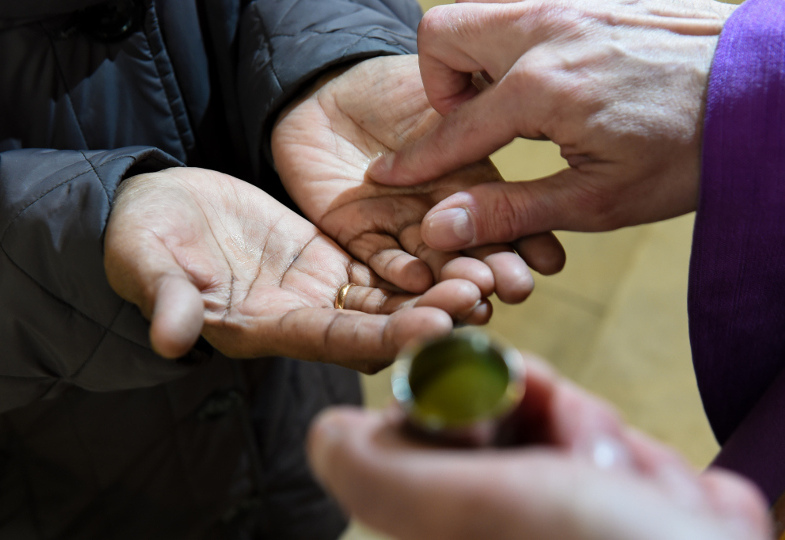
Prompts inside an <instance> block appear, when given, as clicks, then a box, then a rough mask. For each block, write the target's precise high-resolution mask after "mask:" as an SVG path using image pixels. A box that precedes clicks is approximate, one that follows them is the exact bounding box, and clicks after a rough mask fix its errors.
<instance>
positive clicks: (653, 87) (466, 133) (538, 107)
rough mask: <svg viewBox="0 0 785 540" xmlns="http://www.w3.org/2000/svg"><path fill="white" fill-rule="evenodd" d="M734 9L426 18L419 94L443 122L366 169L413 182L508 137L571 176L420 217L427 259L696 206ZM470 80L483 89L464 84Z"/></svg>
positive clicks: (497, 12) (544, 5)
mask: <svg viewBox="0 0 785 540" xmlns="http://www.w3.org/2000/svg"><path fill="white" fill-rule="evenodd" d="M735 7H736V6H732V5H728V4H723V3H720V2H716V1H714V0H681V1H678V0H642V1H639V2H627V1H625V0H580V1H579V0H527V1H525V2H503V1H502V2H499V1H498V0H497V1H494V2H483V1H475V2H471V3H460V4H458V5H451V6H440V7H437V8H434V9H432V10H430V11H428V13H427V14H426V15H425V18H424V19H423V22H422V24H421V25H420V31H419V37H418V39H419V41H418V42H419V48H420V68H421V71H422V77H423V82H424V86H425V91H426V93H427V95H428V98H429V100H430V102H431V104H432V105H433V106H434V107H435V108H436V110H438V111H439V112H440V113H442V114H443V115H445V116H444V118H443V120H442V121H441V122H439V123H438V124H437V125H436V126H435V128H434V129H432V130H431V131H430V132H428V133H427V134H425V135H424V136H423V138H422V139H420V140H419V141H417V142H416V143H414V144H413V145H410V146H408V147H406V148H404V149H402V150H400V151H399V152H398V153H396V154H390V155H388V156H385V157H384V158H381V159H378V160H377V161H375V162H374V163H372V164H371V166H370V169H369V174H370V175H371V176H372V177H373V178H374V179H375V180H377V181H379V182H382V183H385V184H389V185H413V184H417V183H419V182H422V181H426V180H429V179H431V178H435V177H437V176H439V175H441V174H444V173H445V172H447V171H450V170H453V169H456V168H457V167H460V166H462V165H464V164H466V163H470V162H473V161H475V160H477V159H480V158H482V157H483V156H487V155H489V154H490V153H491V152H493V151H494V150H496V149H497V148H500V147H501V146H503V145H505V144H507V143H508V142H510V141H511V140H513V139H514V138H515V137H525V138H529V139H543V138H544V139H550V140H551V141H553V142H554V143H556V144H558V145H559V146H560V147H561V152H562V156H563V157H564V158H565V159H566V160H567V162H568V164H569V166H570V167H569V168H568V169H566V170H563V171H560V172H558V173H556V174H554V175H552V176H550V177H547V178H542V179H540V180H538V181H533V182H517V183H507V184H484V185H482V186H477V187H474V188H471V189H468V190H466V191H465V192H463V193H459V194H456V195H453V196H452V197H450V198H448V199H447V200H444V201H442V202H441V203H440V204H438V205H437V206H436V207H435V208H434V209H432V210H431V211H430V213H429V214H428V215H427V216H426V217H425V219H424V221H423V233H422V234H423V237H424V239H425V241H426V243H427V244H428V245H429V246H431V247H434V248H436V249H463V248H466V247H469V246H477V245H483V244H487V243H491V242H508V241H511V240H514V239H516V238H518V237H520V236H525V235H531V234H534V233H541V232H543V231H551V230H558V229H566V230H576V231H600V230H610V229H615V228H619V227H623V226H628V225H635V224H639V223H646V222H653V221H657V220H661V219H666V218H669V217H673V216H677V215H680V214H683V213H686V212H689V211H691V210H694V209H695V207H696V204H697V192H698V183H699V173H700V148H701V124H702V110H703V100H704V95H705V90H706V86H707V81H708V72H709V67H710V65H711V61H712V57H713V54H714V50H715V48H716V45H717V41H718V36H719V34H720V31H721V30H722V27H723V24H724V22H725V20H726V19H727V18H728V17H729V16H730V14H731V13H732V11H733V10H734V9H735ZM477 73H481V74H483V75H484V77H485V79H486V80H487V81H489V82H490V84H489V85H485V86H487V88H486V89H484V90H482V91H480V90H479V89H478V88H479V87H482V86H483V85H479V86H478V85H475V84H473V83H472V77H473V74H475V75H474V77H475V79H474V80H475V81H476V80H477V76H476V74H477Z"/></svg>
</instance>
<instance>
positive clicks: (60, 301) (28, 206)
mask: <svg viewBox="0 0 785 540" xmlns="http://www.w3.org/2000/svg"><path fill="white" fill-rule="evenodd" d="M128 157H129V156H127V155H124V156H118V157H116V158H112V159H109V160H107V161H105V162H104V164H107V163H112V162H114V161H117V160H120V159H127V158H128ZM151 158H152V159H155V160H157V161H159V162H161V163H164V162H163V161H162V160H160V159H159V158H157V157H156V156H148V157H147V159H151ZM164 164H165V163H164ZM90 172H92V171H82V172H80V173H79V174H76V175H74V176H72V177H70V178H68V179H66V180H63V181H62V182H60V183H58V184H57V185H55V186H54V187H52V188H50V189H48V190H46V191H45V192H44V193H42V194H41V195H39V196H38V197H36V198H35V199H34V200H33V201H32V202H30V204H28V205H26V206H25V207H24V208H22V209H21V210H20V211H19V212H17V213H16V215H14V217H13V218H12V219H11V220H10V221H9V223H8V227H6V229H5V230H4V231H2V237H0V249H2V251H3V253H4V254H5V256H6V257H7V258H8V260H9V262H10V263H11V264H13V265H14V266H15V267H16V268H17V269H18V270H19V271H20V272H22V274H24V275H25V276H26V277H27V278H28V279H30V280H31V281H32V282H33V283H35V284H36V285H38V286H39V287H40V288H41V290H42V291H44V292H46V294H48V295H49V296H51V297H52V298H53V299H54V300H56V301H57V302H59V303H61V304H64V305H66V306H68V307H69V308H71V309H72V310H73V311H75V312H76V313H78V314H79V315H81V316H82V317H84V318H85V319H87V320H88V321H90V322H92V323H93V324H96V325H98V326H99V327H100V328H106V330H107V332H109V333H111V334H113V335H115V336H117V337H119V338H120V339H122V340H124V341H127V342H128V343H132V344H134V345H136V346H138V347H141V345H139V344H138V343H136V342H135V341H132V340H131V339H129V338H127V337H125V336H122V335H120V334H118V333H117V332H115V331H114V330H112V329H111V328H108V327H105V326H104V325H102V324H101V323H100V322H98V321H96V320H94V319H93V318H92V317H90V316H89V315H87V314H86V313H84V312H83V311H82V310H80V309H78V308H76V307H75V306H73V305H71V304H69V303H68V302H66V301H65V300H63V299H62V298H60V297H59V296H58V295H56V294H54V293H53V292H52V291H50V290H49V289H48V288H46V287H44V286H43V284H41V283H40V282H39V281H38V280H36V279H35V278H34V277H33V276H31V275H30V274H29V273H28V272H27V271H26V270H25V269H24V268H22V267H21V266H20V265H19V264H17V262H16V261H15V260H14V258H13V257H11V254H10V253H8V251H6V249H5V245H4V244H3V240H4V239H5V234H6V232H7V231H8V228H9V227H10V226H11V225H12V224H13V223H14V222H15V221H16V220H17V218H18V217H19V216H20V215H22V213H24V212H25V211H26V210H27V209H28V208H30V207H31V206H33V204H35V203H36V202H38V201H40V200H41V199H43V198H44V197H46V196H47V195H48V194H50V193H52V192H53V191H55V190H56V189H59V188H61V187H64V186H65V185H66V184H68V183H69V182H72V181H73V180H76V179H77V178H79V177H81V176H84V175H85V174H89V173H90ZM99 180H100V179H99ZM113 320H114V319H113Z"/></svg>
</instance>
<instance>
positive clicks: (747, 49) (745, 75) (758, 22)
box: [689, 0, 785, 500]
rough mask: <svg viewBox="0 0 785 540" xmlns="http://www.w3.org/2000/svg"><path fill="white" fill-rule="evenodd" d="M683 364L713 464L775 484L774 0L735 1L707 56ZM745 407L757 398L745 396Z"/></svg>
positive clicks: (784, 43)
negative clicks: (698, 400) (706, 427)
mask: <svg viewBox="0 0 785 540" xmlns="http://www.w3.org/2000/svg"><path fill="white" fill-rule="evenodd" d="M689 313H690V338H691V342H692V350H693V359H694V364H695V372H696V375H697V378H698V386H699V388H700V391H701V396H702V398H703V403H704V407H705V409H706V414H707V415H708V417H709V420H710V422H711V425H712V428H713V429H714V433H715V435H716V436H717V439H718V440H719V441H720V443H721V444H723V449H722V451H721V453H720V455H719V456H718V458H717V460H716V461H715V464H716V465H720V466H723V467H727V468H730V469H733V470H737V471H739V472H742V473H743V474H745V475H747V476H750V477H751V478H752V479H753V480H754V481H756V482H757V483H758V484H759V485H760V486H761V487H762V488H763V490H764V491H765V492H766V494H767V495H768V496H769V498H770V500H773V499H774V498H776V497H778V496H779V495H780V494H781V493H782V492H783V490H785V371H784V370H783V369H782V368H783V366H785V2H783V1H782V0H747V1H746V2H745V3H744V4H743V5H742V6H741V7H739V8H738V9H737V10H736V12H735V13H734V14H733V15H732V16H731V18H730V19H729V20H728V21H727V23H726V25H725V28H724V30H723V33H722V35H721V37H720V41H719V45H718V48H717V51H716V54H715V58H714V63H713V65H712V73H711V77H710V82H709V90H708V96H707V106H706V120H705V124H704V141H703V178H702V179H701V195H700V202H699V206H698V213H697V217H696V223H695V233H694V239H693V251H692V260H691V263H690V293H689ZM756 404H757V405H756Z"/></svg>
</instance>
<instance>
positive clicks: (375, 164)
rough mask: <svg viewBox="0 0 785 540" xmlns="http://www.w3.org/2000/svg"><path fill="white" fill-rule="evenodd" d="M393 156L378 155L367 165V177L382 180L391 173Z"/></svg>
mask: <svg viewBox="0 0 785 540" xmlns="http://www.w3.org/2000/svg"><path fill="white" fill-rule="evenodd" d="M394 159H395V156H394V154H380V155H378V156H377V157H376V158H374V159H373V161H371V163H370V164H369V165H368V176H369V177H371V179H372V180H384V179H386V178H387V177H388V176H389V175H390V171H392V166H393V160H394Z"/></svg>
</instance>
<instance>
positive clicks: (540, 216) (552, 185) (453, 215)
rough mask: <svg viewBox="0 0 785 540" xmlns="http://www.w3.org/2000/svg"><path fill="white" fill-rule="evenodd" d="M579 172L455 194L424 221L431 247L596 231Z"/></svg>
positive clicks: (425, 236) (596, 223) (449, 248)
mask: <svg viewBox="0 0 785 540" xmlns="http://www.w3.org/2000/svg"><path fill="white" fill-rule="evenodd" d="M578 174H579V173H578V172H577V171H575V170H573V169H565V170H563V171H560V172H558V173H556V174H555V175H553V176H550V177H547V178H543V179H540V180H535V181H525V182H491V183H487V184H480V185H477V186H474V187H472V188H470V189H468V190H466V191H462V192H459V193H455V194H453V195H451V196H450V197H448V198H446V199H444V200H443V201H441V202H440V203H439V204H437V205H436V206H434V207H433V208H432V209H431V210H430V211H429V212H428V213H427V214H426V215H425V217H424V218H423V222H422V236H423V240H425V243H426V244H428V245H429V246H430V247H431V248H433V249H437V250H442V251H456V250H460V249H466V248H470V247H474V246H481V245H486V244H490V243H504V242H512V241H514V240H516V239H518V238H521V237H524V236H530V235H533V234H538V233H542V232H546V231H552V230H583V231H588V230H597V228H598V227H599V220H598V217H600V216H597V215H596V214H595V213H594V212H593V211H592V210H591V208H590V207H591V206H592V205H590V204H587V200H589V199H588V198H587V196H586V194H585V192H584V191H583V189H582V187H581V179H579V178H577V176H578Z"/></svg>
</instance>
